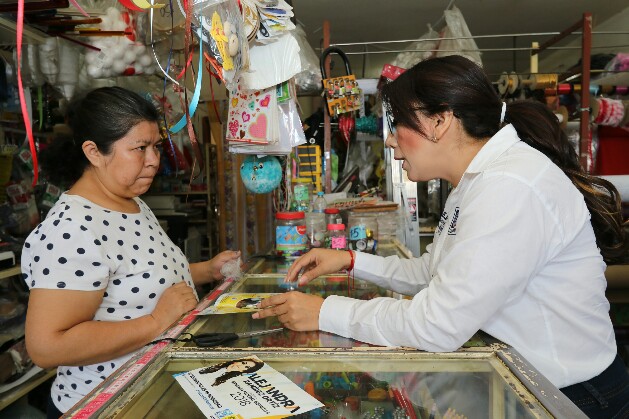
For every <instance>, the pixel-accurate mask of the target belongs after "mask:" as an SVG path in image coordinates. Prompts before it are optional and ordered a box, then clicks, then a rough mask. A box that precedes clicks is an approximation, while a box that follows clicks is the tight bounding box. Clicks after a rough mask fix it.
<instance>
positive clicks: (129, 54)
mask: <svg viewBox="0 0 629 419" xmlns="http://www.w3.org/2000/svg"><path fill="white" fill-rule="evenodd" d="M135 57H136V55H135V51H133V50H131V49H128V50H126V51H125V53H124V57H123V60H124V62H125V63H128V64H131V63H132V62H134V61H135Z"/></svg>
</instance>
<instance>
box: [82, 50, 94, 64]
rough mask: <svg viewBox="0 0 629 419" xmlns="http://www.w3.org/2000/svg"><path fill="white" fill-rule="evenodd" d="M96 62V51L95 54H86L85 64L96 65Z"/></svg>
mask: <svg viewBox="0 0 629 419" xmlns="http://www.w3.org/2000/svg"><path fill="white" fill-rule="evenodd" d="M95 61H96V51H94V52H88V53H86V54H85V62H86V63H87V64H88V65H89V64H94V62H95Z"/></svg>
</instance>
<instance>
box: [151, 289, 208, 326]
mask: <svg viewBox="0 0 629 419" xmlns="http://www.w3.org/2000/svg"><path fill="white" fill-rule="evenodd" d="M197 303H198V301H197V297H196V296H195V295H194V292H193V290H192V288H191V287H190V286H189V285H188V284H186V283H185V282H184V281H181V282H177V283H176V284H175V285H173V286H172V287H169V288H167V289H166V291H164V293H163V294H162V296H161V297H160V298H159V301H158V302H157V305H156V306H155V309H154V310H153V312H152V313H151V317H153V318H154V319H155V320H156V321H157V324H158V325H159V327H160V328H161V330H162V331H163V330H165V329H166V328H167V327H168V326H170V325H171V324H173V323H174V322H175V321H177V320H178V319H179V317H181V315H182V314H184V313H187V312H188V311H190V310H192V309H193V308H195V307H196V305H197Z"/></svg>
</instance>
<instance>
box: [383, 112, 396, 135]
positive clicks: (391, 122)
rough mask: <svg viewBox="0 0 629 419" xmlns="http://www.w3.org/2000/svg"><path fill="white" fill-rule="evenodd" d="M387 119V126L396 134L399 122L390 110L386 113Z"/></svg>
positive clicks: (390, 131)
mask: <svg viewBox="0 0 629 419" xmlns="http://www.w3.org/2000/svg"><path fill="white" fill-rule="evenodd" d="M386 120H387V127H388V128H389V133H391V134H392V135H394V134H395V128H396V126H397V122H396V121H395V120H394V119H393V115H391V113H390V112H387V113H386Z"/></svg>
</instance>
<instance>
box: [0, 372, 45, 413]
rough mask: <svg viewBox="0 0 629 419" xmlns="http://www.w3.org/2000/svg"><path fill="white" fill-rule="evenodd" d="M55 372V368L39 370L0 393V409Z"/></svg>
mask: <svg viewBox="0 0 629 419" xmlns="http://www.w3.org/2000/svg"><path fill="white" fill-rule="evenodd" d="M56 373H57V369H56V368H53V369H50V370H43V371H40V372H39V373H37V374H36V375H35V376H33V377H31V378H30V379H28V380H27V381H26V382H24V383H22V384H19V385H18V386H16V387H14V388H12V389H11V390H9V391H7V392H4V393H2V394H0V411H1V410H2V409H4V408H5V407H7V406H9V405H10V404H11V403H13V402H15V401H16V400H18V399H19V398H21V397H23V396H25V395H26V394H28V393H29V392H30V391H31V390H33V389H34V388H35V387H38V386H39V385H40V384H43V383H44V382H45V381H46V380H48V379H50V378H52V377H54V376H55V374H56Z"/></svg>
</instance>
